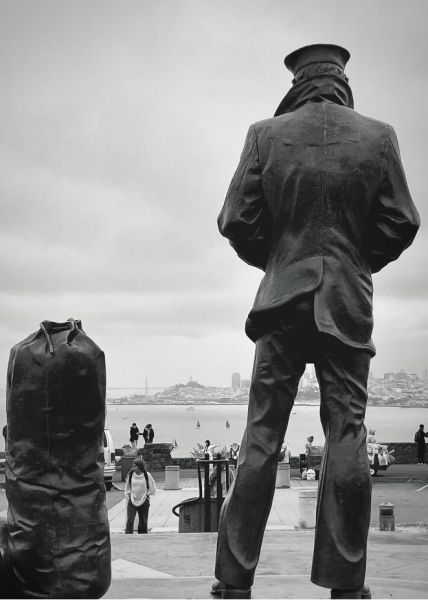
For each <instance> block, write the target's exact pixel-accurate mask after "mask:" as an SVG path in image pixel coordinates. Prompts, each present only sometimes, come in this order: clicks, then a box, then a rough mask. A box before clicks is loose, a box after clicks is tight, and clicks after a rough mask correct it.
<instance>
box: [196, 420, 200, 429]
mask: <svg viewBox="0 0 428 600" xmlns="http://www.w3.org/2000/svg"><path fill="white" fill-rule="evenodd" d="M200 426H201V424H200V423H199V421H198V422H197V423H196V429H199V428H200Z"/></svg>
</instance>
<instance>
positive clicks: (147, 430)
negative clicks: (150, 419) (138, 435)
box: [143, 423, 155, 444]
mask: <svg viewBox="0 0 428 600" xmlns="http://www.w3.org/2000/svg"><path fill="white" fill-rule="evenodd" d="M154 437H155V430H154V429H153V427H152V426H151V424H150V423H149V424H148V425H146V426H145V427H144V429H143V438H144V441H145V443H146V444H152V443H153V440H154Z"/></svg>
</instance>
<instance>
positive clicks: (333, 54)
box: [284, 44, 351, 75]
mask: <svg viewBox="0 0 428 600" xmlns="http://www.w3.org/2000/svg"><path fill="white" fill-rule="evenodd" d="M350 56H351V55H350V53H349V52H348V50H346V48H342V46H336V45H335V44H312V45H311V46H303V48H298V49H297V50H294V52H292V53H291V54H288V55H287V56H286V57H285V59H284V64H285V66H286V67H287V69H288V70H289V71H291V72H292V73H293V75H295V74H296V73H297V71H299V70H300V69H301V68H302V67H306V65H310V64H311V63H320V62H328V63H333V64H335V65H338V66H339V67H340V68H341V69H345V65H346V63H347V62H348V60H349V58H350Z"/></svg>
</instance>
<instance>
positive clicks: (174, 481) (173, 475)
mask: <svg viewBox="0 0 428 600" xmlns="http://www.w3.org/2000/svg"><path fill="white" fill-rule="evenodd" d="M179 482H180V467H179V466H178V465H168V466H166V467H165V485H164V489H165V490H178V489H180V485H179Z"/></svg>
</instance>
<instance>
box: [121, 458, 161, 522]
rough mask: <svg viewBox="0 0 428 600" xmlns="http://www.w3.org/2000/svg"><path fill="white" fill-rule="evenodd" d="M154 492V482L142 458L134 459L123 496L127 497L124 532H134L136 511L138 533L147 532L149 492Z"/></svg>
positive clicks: (152, 493)
mask: <svg viewBox="0 0 428 600" xmlns="http://www.w3.org/2000/svg"><path fill="white" fill-rule="evenodd" d="M155 493H156V484H155V480H154V479H153V477H152V476H151V475H150V473H148V471H147V469H146V463H145V462H144V460H143V459H142V458H136V459H135V460H134V467H133V468H132V469H131V470H130V471H129V473H128V475H127V477H126V484H125V496H126V497H127V498H128V506H127V508H126V528H125V533H133V532H134V521H135V515H136V514H137V513H138V533H148V531H147V523H148V520H149V508H150V494H151V495H154V494H155Z"/></svg>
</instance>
